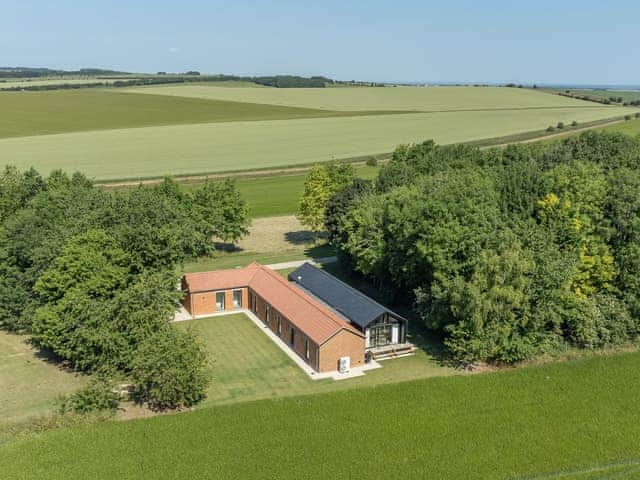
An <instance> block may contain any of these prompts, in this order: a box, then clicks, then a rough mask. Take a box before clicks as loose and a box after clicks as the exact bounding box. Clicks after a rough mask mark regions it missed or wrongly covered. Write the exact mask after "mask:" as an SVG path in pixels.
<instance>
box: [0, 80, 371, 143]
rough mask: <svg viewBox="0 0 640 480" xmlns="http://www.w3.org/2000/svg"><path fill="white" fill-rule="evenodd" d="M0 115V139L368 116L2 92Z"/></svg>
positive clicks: (120, 96)
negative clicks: (228, 123) (179, 126)
mask: <svg viewBox="0 0 640 480" xmlns="http://www.w3.org/2000/svg"><path fill="white" fill-rule="evenodd" d="M241 90H245V91H246V90H248V89H246V88H243V89H241ZM0 112H2V114H1V115H0V138H7V137H24V136H30V135H47V134H55V133H68V132H81V131H92V130H108V129H115V128H133V127H147V126H157V125H182V124H197V123H216V122H237V121H255V120H287V119H294V118H318V117H335V116H351V115H362V114H363V113H366V112H351V113H350V112H332V111H327V110H319V109H311V108H298V107H283V106H278V105H260V104H255V103H245V102H242V101H240V102H234V101H225V100H207V99H199V98H183V97H176V96H166V95H153V96H151V95H142V94H136V93H126V92H124V91H121V90H107V89H100V90H93V89H83V90H57V91H46V92H0ZM374 113H375V112H374Z"/></svg>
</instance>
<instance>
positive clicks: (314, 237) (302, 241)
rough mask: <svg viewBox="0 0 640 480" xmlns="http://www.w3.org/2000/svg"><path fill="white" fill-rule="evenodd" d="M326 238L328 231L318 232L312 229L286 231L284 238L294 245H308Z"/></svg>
mask: <svg viewBox="0 0 640 480" xmlns="http://www.w3.org/2000/svg"><path fill="white" fill-rule="evenodd" d="M326 238H327V235H326V233H324V232H321V233H318V232H313V231H311V230H298V231H295V232H286V233H285V234H284V239H285V240H286V241H287V242H288V243H290V244H292V245H308V244H310V243H317V242H319V241H321V240H324V239H326Z"/></svg>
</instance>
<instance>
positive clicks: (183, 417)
mask: <svg viewBox="0 0 640 480" xmlns="http://www.w3.org/2000/svg"><path fill="white" fill-rule="evenodd" d="M239 348H244V346H243V345H240V346H239ZM258 368H259V367H258ZM639 369H640V354H638V353H632V354H623V355H617V356H612V357H606V356H603V357H593V358H590V359H582V360H576V361H571V362H565V363H561V364H553V365H546V366H543V367H536V368H523V369H518V370H515V371H507V372H501V373H495V374H484V375H476V376H452V377H445V378H432V379H426V380H419V381H413V382H406V383H400V384H393V385H383V386H377V387H372V388H360V389H354V390H349V391H345V392H334V393H328V394H323V395H314V396H301V397H293V398H285V399H277V400H263V401H256V402H249V403H241V404H235V405H229V406H219V407H212V408H204V409H201V410H199V411H196V412H193V413H185V414H179V415H169V416H161V417H156V418H153V419H149V420H140V421H132V422H125V423H121V422H106V423H102V424H99V425H92V426H87V427H79V428H73V429H67V428H65V429H60V430H56V431H51V432H48V433H46V434H43V435H41V436H38V437H36V438H30V439H23V440H19V441H17V442H15V443H13V444H11V445H8V446H6V447H2V448H1V449H0V457H1V458H2V467H1V468H2V470H3V472H2V478H3V479H14V478H16V479H17V478H26V476H30V478H48V479H66V478H75V477H78V478H95V479H102V478H104V479H112V478H121V479H127V478H141V477H144V478H158V479H160V478H211V479H226V478H230V479H238V478H242V479H258V478H278V479H288V478H291V479H300V478H305V479H307V478H367V477H368V476H375V477H379V478H411V479H413V478H415V479H424V478H437V479H483V480H487V479H528V480H536V479H556V478H557V479H560V478H562V479H565V478H570V479H575V480H578V479H581V480H584V479H596V478H598V479H605V478H616V479H618V478H627V479H630V478H637V475H638V473H639V472H640V444H638V442H637V439H638V438H639V436H640V411H639V410H638V408H637V399H638V396H639V395H640V384H639V383H638V382H637V372H638V370H639ZM96 452H99V453H96Z"/></svg>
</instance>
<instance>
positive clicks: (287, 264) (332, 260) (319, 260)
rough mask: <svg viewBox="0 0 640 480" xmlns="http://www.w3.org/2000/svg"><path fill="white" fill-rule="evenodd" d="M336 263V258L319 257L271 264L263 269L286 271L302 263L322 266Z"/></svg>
mask: <svg viewBox="0 0 640 480" xmlns="http://www.w3.org/2000/svg"><path fill="white" fill-rule="evenodd" d="M337 261H338V257H321V258H305V259H304V260H293V261H291V262H282V263H272V264H271V265H265V267H267V268H270V269H271V270H286V269H288V268H297V267H299V266H300V265H302V264H304V263H307V262H308V263H313V264H316V265H317V264H324V263H335V262H337Z"/></svg>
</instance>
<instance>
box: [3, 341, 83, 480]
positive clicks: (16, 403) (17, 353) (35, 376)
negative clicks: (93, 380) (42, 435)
mask: <svg viewBox="0 0 640 480" xmlns="http://www.w3.org/2000/svg"><path fill="white" fill-rule="evenodd" d="M84 382H85V378H84V377H82V376H80V375H75V374H73V373H70V372H66V371H64V370H63V369H61V368H60V367H59V366H58V365H57V364H56V363H55V362H52V361H51V362H50V361H49V360H48V359H47V357H46V356H43V355H41V354H40V353H39V352H38V351H37V350H35V349H34V348H32V347H31V346H30V345H29V343H28V337H26V336H24V335H13V334H9V333H6V332H4V331H0V431H1V430H3V429H4V428H6V427H7V426H8V425H12V424H15V423H17V422H22V421H25V420H27V419H29V418H32V417H40V416H43V415H48V414H50V413H51V412H52V411H54V410H55V407H56V400H57V398H58V397H59V396H60V395H64V394H67V393H70V392H72V391H74V390H76V389H77V388H79V387H80V386H81V385H83V383H84ZM0 470H1V467H0ZM0 477H2V475H0Z"/></svg>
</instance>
